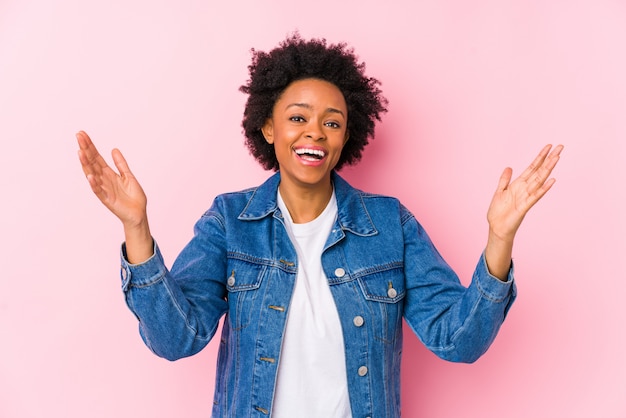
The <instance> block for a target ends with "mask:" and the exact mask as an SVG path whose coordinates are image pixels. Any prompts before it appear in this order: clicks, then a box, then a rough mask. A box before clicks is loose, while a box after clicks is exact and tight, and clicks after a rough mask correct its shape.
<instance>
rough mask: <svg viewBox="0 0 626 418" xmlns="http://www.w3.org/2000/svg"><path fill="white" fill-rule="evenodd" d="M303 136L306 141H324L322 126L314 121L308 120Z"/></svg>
mask: <svg viewBox="0 0 626 418" xmlns="http://www.w3.org/2000/svg"><path fill="white" fill-rule="evenodd" d="M305 136H306V137H307V138H308V139H312V140H313V141H322V140H324V139H326V134H325V132H324V126H323V124H322V122H321V121H319V120H316V119H311V120H309V123H308V124H307V127H306V133H305Z"/></svg>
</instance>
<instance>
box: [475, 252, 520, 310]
mask: <svg viewBox="0 0 626 418" xmlns="http://www.w3.org/2000/svg"><path fill="white" fill-rule="evenodd" d="M475 274H476V276H475V278H474V280H475V282H476V285H477V287H478V290H479V291H480V293H481V294H482V295H483V296H484V297H485V298H487V299H489V300H492V301H494V302H502V301H504V300H505V299H507V298H508V297H510V296H513V297H515V293H516V291H515V281H514V277H513V276H514V267H513V261H511V267H510V268H509V272H508V274H507V279H506V281H502V280H500V279H498V278H497V277H495V276H493V275H492V274H491V273H489V269H488V268H487V260H486V259H485V253H483V254H482V255H481V257H480V260H479V261H478V266H477V267H476V273H475Z"/></svg>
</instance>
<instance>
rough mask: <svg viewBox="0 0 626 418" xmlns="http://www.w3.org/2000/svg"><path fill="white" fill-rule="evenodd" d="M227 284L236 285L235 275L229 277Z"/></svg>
mask: <svg viewBox="0 0 626 418" xmlns="http://www.w3.org/2000/svg"><path fill="white" fill-rule="evenodd" d="M226 284H227V285H229V286H231V287H232V286H234V285H235V277H234V276H230V277H229V278H228V280H227V281H226Z"/></svg>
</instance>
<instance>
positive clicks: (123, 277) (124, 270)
mask: <svg viewBox="0 0 626 418" xmlns="http://www.w3.org/2000/svg"><path fill="white" fill-rule="evenodd" d="M121 273H122V280H126V269H125V268H124V267H123V266H122V272H121Z"/></svg>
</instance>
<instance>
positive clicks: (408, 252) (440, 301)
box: [402, 208, 516, 363]
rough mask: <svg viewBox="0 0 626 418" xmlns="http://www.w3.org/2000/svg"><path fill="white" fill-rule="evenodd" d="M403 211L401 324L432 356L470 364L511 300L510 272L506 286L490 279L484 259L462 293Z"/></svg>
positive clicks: (423, 234) (495, 330)
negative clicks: (404, 285)
mask: <svg viewBox="0 0 626 418" xmlns="http://www.w3.org/2000/svg"><path fill="white" fill-rule="evenodd" d="M403 210H404V212H403V214H402V223H403V231H404V251H405V254H404V258H405V276H406V284H407V296H406V300H405V306H404V317H405V320H406V321H407V323H408V324H409V326H410V327H411V329H412V330H413V332H415V334H416V335H417V336H418V338H419V339H420V340H421V341H422V343H424V345H425V346H426V347H427V348H428V349H429V350H431V351H432V352H433V353H435V354H436V355H437V356H439V357H441V358H443V359H445V360H449V361H455V362H466V363H471V362H474V361H476V360H477V359H478V358H479V357H480V356H481V355H482V354H483V353H485V351H487V349H488V348H489V346H490V345H491V343H492V342H493V340H494V339H495V337H496V334H497V333H498V330H499V329H500V325H501V324H502V322H503V321H504V318H505V317H506V314H507V312H508V310H509V308H510V307H511V304H512V303H513V300H514V299H515V296H516V288H515V284H514V282H513V267H512V266H511V269H510V271H509V275H508V280H507V281H506V282H503V281H501V280H498V279H497V278H495V277H494V276H492V275H490V274H489V272H488V270H487V264H486V262H485V258H484V254H483V255H481V257H480V259H479V261H478V265H477V267H476V270H475V271H474V274H473V277H472V282H471V284H470V286H469V287H468V288H466V287H464V286H463V285H462V284H461V283H460V281H459V279H458V276H457V275H456V274H455V273H454V271H452V269H451V268H450V266H448V264H447V263H446V262H445V261H444V260H443V258H442V257H441V255H440V254H439V252H438V251H437V249H436V248H435V247H434V245H433V243H432V242H431V240H430V238H429V237H428V235H427V234H426V232H425V230H424V229H423V228H422V226H421V225H420V224H419V223H418V222H417V220H416V219H415V218H414V217H413V215H411V214H410V213H409V212H408V211H407V210H406V209H404V208H403Z"/></svg>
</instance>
